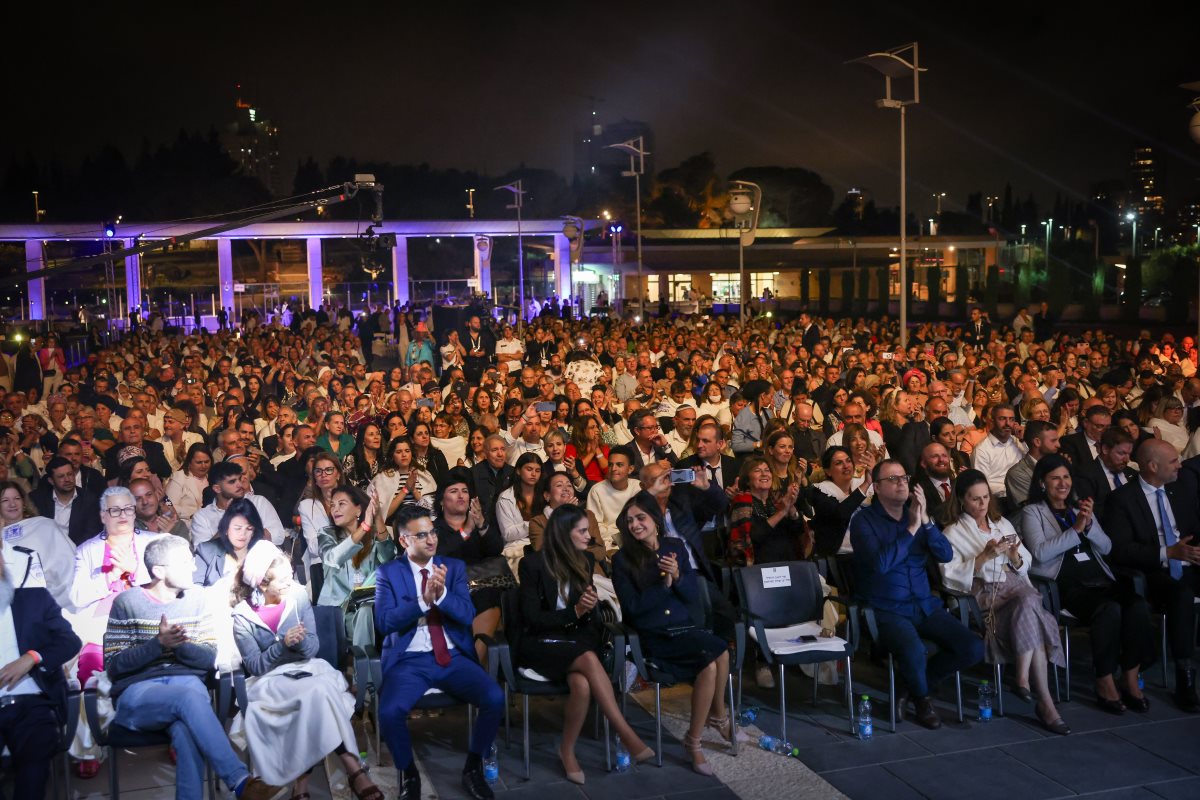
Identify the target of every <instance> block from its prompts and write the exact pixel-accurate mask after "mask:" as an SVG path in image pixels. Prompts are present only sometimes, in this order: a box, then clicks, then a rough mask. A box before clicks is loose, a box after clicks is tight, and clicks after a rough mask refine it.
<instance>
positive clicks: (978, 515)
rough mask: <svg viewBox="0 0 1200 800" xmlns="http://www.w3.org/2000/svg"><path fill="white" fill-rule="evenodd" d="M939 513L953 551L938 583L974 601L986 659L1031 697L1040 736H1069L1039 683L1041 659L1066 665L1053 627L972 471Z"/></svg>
mask: <svg viewBox="0 0 1200 800" xmlns="http://www.w3.org/2000/svg"><path fill="white" fill-rule="evenodd" d="M942 514H943V519H942V532H943V533H944V534H945V536H946V539H948V540H949V542H950V546H951V547H953V548H954V558H952V559H951V560H950V561H949V562H947V563H945V564H939V565H938V568H939V569H940V570H941V573H942V582H943V583H944V584H945V586H946V588H948V589H950V590H951V591H954V592H963V593H968V594H971V595H973V596H974V597H975V600H976V601H977V602H978V603H979V607H980V608H981V609H982V610H983V613H984V614H985V619H986V628H987V631H986V632H985V635H984V641H985V643H986V644H987V648H988V658H989V660H991V661H993V662H995V663H1000V664H1006V663H1009V662H1012V663H1015V664H1016V668H1017V680H1016V686H1015V687H1014V692H1015V693H1016V695H1017V696H1018V697H1020V698H1021V699H1022V700H1024V701H1025V702H1027V703H1028V702H1030V701H1032V700H1033V699H1034V697H1036V698H1037V705H1036V706H1035V707H1034V708H1035V713H1036V714H1037V718H1038V720H1039V721H1040V722H1041V723H1042V725H1043V726H1044V727H1045V728H1046V730H1048V731H1050V732H1052V733H1057V734H1059V735H1061V736H1066V735H1068V734H1069V733H1070V732H1071V729H1070V728H1069V727H1067V724H1066V723H1065V722H1063V720H1062V717H1061V716H1060V715H1059V713H1058V709H1056V708H1055V706H1054V700H1053V698H1051V696H1050V685H1049V682H1048V681H1047V678H1046V676H1047V670H1046V661H1047V659H1049V660H1050V661H1051V662H1053V663H1054V664H1055V665H1057V666H1060V667H1061V666H1064V665H1065V664H1066V662H1065V661H1064V660H1063V653H1062V645H1061V643H1060V642H1059V638H1058V623H1057V622H1056V621H1055V619H1054V617H1053V615H1051V614H1050V612H1048V611H1047V610H1046V609H1045V608H1044V607H1043V606H1042V595H1041V592H1039V591H1038V590H1037V589H1035V588H1034V587H1033V584H1031V583H1030V582H1029V578H1028V577H1027V576H1028V573H1029V567H1030V564H1031V563H1032V562H1033V556H1032V555H1031V554H1030V553H1029V551H1028V550H1026V549H1025V547H1024V545H1022V544H1021V540H1020V537H1018V536H1017V532H1016V530H1015V529H1014V528H1013V526H1012V524H1011V523H1010V522H1009V521H1008V520H1007V519H1005V518H1004V517H1002V516H1000V514H999V512H997V511H996V508H995V506H994V504H993V503H992V493H991V490H990V489H989V488H988V482H987V476H985V475H984V474H983V473H982V472H980V471H979V470H974V469H968V470H966V471H964V472H963V473H962V474H961V475H959V476H958V480H957V481H955V482H954V494H953V495H952V496H951V497H950V501H949V502H948V503H946V505H945V506H944V507H943V509H942ZM999 688H1000V687H997V689H999Z"/></svg>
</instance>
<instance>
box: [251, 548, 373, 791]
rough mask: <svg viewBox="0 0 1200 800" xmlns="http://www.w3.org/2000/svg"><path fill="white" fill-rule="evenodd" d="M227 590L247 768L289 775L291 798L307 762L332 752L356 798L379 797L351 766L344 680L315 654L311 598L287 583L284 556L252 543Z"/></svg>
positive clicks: (278, 782)
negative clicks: (242, 685) (242, 686)
mask: <svg viewBox="0 0 1200 800" xmlns="http://www.w3.org/2000/svg"><path fill="white" fill-rule="evenodd" d="M232 595H233V597H232V601H233V604H234V609H233V637H234V641H235V642H236V643H237V648H238V652H240V653H241V656H242V666H243V668H244V669H245V670H246V671H247V672H249V673H250V675H251V678H250V680H248V681H247V682H246V700H247V703H246V706H247V707H246V708H245V709H243V712H244V714H243V717H242V719H243V720H244V722H243V724H244V726H245V733H246V741H247V745H248V748H247V749H248V750H249V753H250V762H251V764H253V766H254V772H255V774H256V775H260V776H270V777H269V780H270V782H271V784H272V785H274V786H286V785H287V784H289V783H292V782H294V787H293V789H292V797H293V798H306V797H308V796H309V794H308V775H309V773H310V772H312V767H313V765H314V764H316V763H318V762H320V761H321V760H322V759H324V758H325V756H326V755H327V754H328V753H331V752H332V753H336V754H337V755H338V757H339V758H340V759H341V761H342V765H343V766H344V767H345V769H346V773H347V780H348V781H349V783H350V787H351V790H352V791H353V792H354V795H355V796H356V797H358V798H359V800H383V793H382V792H380V791H379V789H378V788H377V787H376V786H375V784H374V783H372V782H371V779H370V777H369V776H368V775H367V774H366V770H365V769H363V768H362V767H361V766H360V765H359V760H358V752H357V751H358V744H357V741H356V740H355V736H354V728H353V727H352V726H351V724H350V718H351V716H352V715H353V714H354V698H353V697H352V696H351V695H350V693H349V692H348V691H347V686H346V679H345V678H343V677H342V676H341V674H339V673H338V672H337V671H336V670H335V669H333V667H331V666H329V664H327V663H326V662H325V661H324V660H323V659H321V658H318V657H317V652H318V650H319V647H320V644H319V642H318V641H317V634H316V628H317V624H316V619H315V618H314V617H313V610H312V605H311V604H310V603H309V601H308V595H307V594H306V593H305V591H304V589H303V587H299V586H296V584H295V583H293V581H292V565H291V562H290V560H289V559H288V557H287V556H285V555H284V554H283V553H282V552H281V551H280V550H279V548H277V547H276V546H275V545H273V544H271V543H270V542H268V541H260V542H258V543H257V544H255V545H254V547H253V548H251V550H250V553H249V554H248V555H247V556H246V560H245V561H244V562H243V563H242V565H241V567H239V569H238V572H237V575H236V580H235V581H234V584H233V592H232ZM281 734H282V738H280V736H281ZM264 779H266V778H264Z"/></svg>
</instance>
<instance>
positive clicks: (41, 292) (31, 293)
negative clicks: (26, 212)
mask: <svg viewBox="0 0 1200 800" xmlns="http://www.w3.org/2000/svg"><path fill="white" fill-rule="evenodd" d="M45 266H46V253H45V250H43V248H42V240H41V239H26V240H25V271H26V272H37V271H38V270H40V269H43V268H44V267H45ZM25 296H26V297H27V298H29V318H30V319H45V318H46V279H45V278H35V279H34V280H31V281H29V283H27V284H26V285H25Z"/></svg>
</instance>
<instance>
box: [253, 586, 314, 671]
mask: <svg viewBox="0 0 1200 800" xmlns="http://www.w3.org/2000/svg"><path fill="white" fill-rule="evenodd" d="M284 604H285V606H284V611H283V616H282V617H280V619H279V633H273V632H272V631H271V629H270V628H268V627H267V626H266V625H265V624H264V623H263V621H262V619H260V618H259V616H258V614H257V612H255V610H254V609H253V608H251V607H250V604H249V603H248V602H246V601H245V600H243V601H242V602H240V603H238V604H237V606H236V607H235V608H234V609H233V640H234V641H235V642H237V648H238V652H239V653H241V654H242V666H243V667H244V668H245V669H246V671H247V672H249V673H250V674H251V675H265V674H267V673H268V672H270V671H271V670H273V669H275V667H278V666H279V665H280V664H290V663H292V662H294V661H306V660H308V659H310V658H316V657H317V651H318V650H319V649H320V641H319V640H318V639H317V620H316V618H315V617H314V616H313V610H312V604H311V603H309V602H308V596H307V595H305V593H304V587H296V588H295V589H294V590H293V591H292V592H291V594H289V595H288V596H287V597H286V598H285V599H284ZM297 622H300V623H301V624H302V625H304V630H305V634H304V638H303V639H302V640H301V641H299V642H297V643H296V644H295V645H294V646H292V647H288V646H286V645H285V644H284V643H283V635H284V634H285V633H287V632H288V629H290V628H292V627H293V626H295V624H296V623H297Z"/></svg>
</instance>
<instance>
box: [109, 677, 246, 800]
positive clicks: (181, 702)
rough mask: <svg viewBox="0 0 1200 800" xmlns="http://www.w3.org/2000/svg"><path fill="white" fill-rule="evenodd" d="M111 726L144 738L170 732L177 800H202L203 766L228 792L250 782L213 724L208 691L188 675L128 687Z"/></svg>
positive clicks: (221, 731)
mask: <svg viewBox="0 0 1200 800" xmlns="http://www.w3.org/2000/svg"><path fill="white" fill-rule="evenodd" d="M113 722H115V723H116V724H118V725H121V726H123V727H126V728H132V729H134V730H138V731H143V732H151V731H161V730H164V729H165V730H168V731H169V732H170V734H171V744H172V746H174V748H175V755H176V766H175V798H176V800H202V798H203V797H204V792H203V791H202V788H201V787H202V786H203V784H204V762H205V761H207V762H208V763H209V764H211V765H212V768H213V771H214V772H215V773H217V776H218V777H219V778H220V779H221V780H223V781H224V782H225V785H226V786H228V787H229V788H230V789H234V788H236V787H237V785H238V784H240V783H241V782H242V781H243V780H245V779H246V778H248V777H250V771H249V770H248V769H246V765H245V764H243V763H242V762H241V761H240V760H239V759H238V757H237V754H235V753H234V752H233V746H232V745H230V744H229V737H227V736H226V735H225V729H224V728H222V727H221V723H220V722H218V721H217V715H216V713H215V712H214V711H213V707H212V701H211V700H210V699H209V697H208V690H207V689H205V688H204V684H203V683H202V682H201V681H200V679H199V678H197V677H195V676H193V675H173V676H170V677H166V678H151V679H148V680H144V681H139V682H138V683H135V684H133V685H132V686H130V687H129V688H128V689H126V690H125V691H124V692H123V693H122V694H121V696H120V697H118V698H117V715H116V717H114V718H113Z"/></svg>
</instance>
